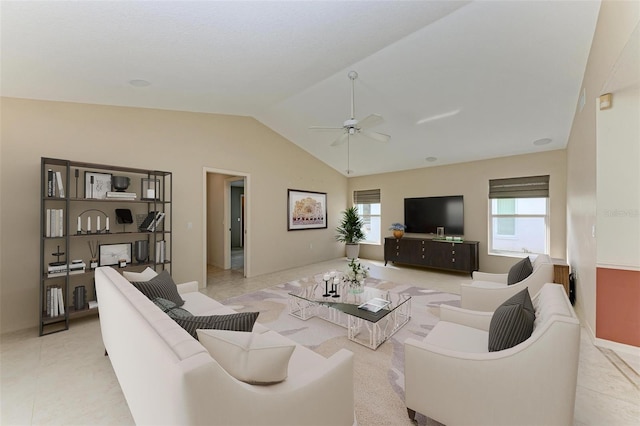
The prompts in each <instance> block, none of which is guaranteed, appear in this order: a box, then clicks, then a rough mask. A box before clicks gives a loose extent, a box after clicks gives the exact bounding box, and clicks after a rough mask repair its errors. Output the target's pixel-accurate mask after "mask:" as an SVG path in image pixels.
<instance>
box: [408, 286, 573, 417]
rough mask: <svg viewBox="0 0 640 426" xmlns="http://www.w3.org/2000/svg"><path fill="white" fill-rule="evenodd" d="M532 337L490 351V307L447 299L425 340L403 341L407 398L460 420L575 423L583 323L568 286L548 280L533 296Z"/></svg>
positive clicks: (415, 406) (420, 408) (429, 412)
mask: <svg viewBox="0 0 640 426" xmlns="http://www.w3.org/2000/svg"><path fill="white" fill-rule="evenodd" d="M533 306H534V309H535V314H536V319H535V322H534V328H533V333H532V335H531V336H530V337H529V338H528V339H526V340H525V341H523V342H522V343H520V344H517V345H515V346H513V347H511V348H508V349H504V350H500V351H495V352H489V351H488V334H489V333H488V330H489V324H490V321H491V317H492V315H493V313H491V312H477V311H469V310H465V309H461V308H455V307H450V306H446V305H441V306H440V309H441V314H440V321H439V322H438V323H437V324H436V325H435V327H434V328H433V330H431V332H430V333H429V334H428V335H427V336H426V337H425V338H424V339H423V340H416V339H411V338H409V339H407V340H406V341H405V345H404V349H405V374H404V376H405V403H406V406H407V410H408V411H409V416H410V417H411V416H412V415H415V412H419V413H422V414H424V415H426V416H428V417H430V418H432V419H434V420H437V421H439V422H441V423H444V424H446V425H449V426H454V425H491V426H498V425H509V426H512V425H545V426H551V425H564V426H566V425H571V424H573V410H574V404H575V394H576V380H577V375H578V355H579V350H580V324H579V322H578V319H577V317H576V315H575V312H574V310H573V308H572V307H571V304H570V303H569V299H568V298H567V295H566V293H565V291H564V288H563V287H562V286H561V285H559V284H552V283H549V284H545V286H544V287H543V288H542V290H541V291H540V292H539V293H538V295H537V296H535V297H534V298H533Z"/></svg>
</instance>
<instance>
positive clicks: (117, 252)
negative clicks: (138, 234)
mask: <svg viewBox="0 0 640 426" xmlns="http://www.w3.org/2000/svg"><path fill="white" fill-rule="evenodd" d="M132 245H133V244H132V243H121V244H100V246H99V247H98V259H99V262H100V263H99V265H100V266H110V265H120V264H121V263H122V262H121V261H124V262H125V263H131V246H132Z"/></svg>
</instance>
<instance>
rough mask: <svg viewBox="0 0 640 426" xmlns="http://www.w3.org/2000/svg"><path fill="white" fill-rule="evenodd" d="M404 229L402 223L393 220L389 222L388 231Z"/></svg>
mask: <svg viewBox="0 0 640 426" xmlns="http://www.w3.org/2000/svg"><path fill="white" fill-rule="evenodd" d="M406 229H407V227H406V226H404V225H403V224H401V223H398V222H395V223H392V224H391V227H390V228H389V231H405V230H406Z"/></svg>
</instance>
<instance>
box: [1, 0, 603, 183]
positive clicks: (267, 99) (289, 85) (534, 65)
mask: <svg viewBox="0 0 640 426" xmlns="http://www.w3.org/2000/svg"><path fill="white" fill-rule="evenodd" d="M599 7H600V3H599V1H595V0H588V1H474V2H462V1H290V2H284V1H268V2H267V1H256V2H246V1H233V2H232V1H230V2H226V1H222V2H221V1H194V2H191V1H164V2H148V1H140V2H131V1H130V2H115V1H109V2H90V1H55V2H54V1H42V2H38V1H32V2H22V1H15V2H14V1H2V3H0V19H1V26H2V28H1V36H2V38H1V57H0V59H1V76H0V83H1V86H0V90H1V92H0V93H1V94H2V96H11V97H20V98H32V99H46V100H60V101H71V102H83V103H95V104H107V105H123V106H136V107H146V108H161V109H171V110H183V111H198V112H212V113H222V114H236V115H246V116H253V117H255V118H256V119H258V120H260V121H261V122H262V123H264V124H265V125H267V126H269V127H270V128H272V129H273V130H275V131H276V132H278V133H280V134H282V135H283V136H285V137H286V138H288V139H289V140H291V141H292V142H293V143H295V144H297V145H298V146H300V147H301V148H303V149H304V150H306V151H308V152H309V153H311V154H312V155H314V156H315V157H317V158H319V159H320V160H322V161H324V162H325V163H327V164H329V165H330V166H331V167H333V168H335V169H336V170H338V171H340V172H341V173H345V174H346V169H347V144H344V145H340V146H337V147H332V146H330V145H331V143H332V142H333V140H335V139H336V137H337V136H338V135H339V134H338V135H335V134H331V133H325V132H312V131H310V130H309V129H308V128H309V126H314V125H315V126H329V127H340V126H342V123H343V122H344V121H345V120H346V119H348V118H349V115H350V90H351V89H350V88H351V82H350V80H349V79H348V78H347V73H348V72H349V71H350V70H355V71H357V72H358V74H359V78H358V79H357V80H356V82H355V94H356V118H358V119H362V118H364V117H365V116H367V115H369V114H371V113H377V114H381V115H382V116H383V117H384V119H385V121H384V123H382V124H380V125H379V126H377V127H375V128H374V129H372V130H375V131H379V132H382V133H386V134H389V135H391V141H390V142H389V143H388V144H381V143H379V142H375V141H372V140H370V139H366V138H363V137H362V136H358V137H356V138H352V139H350V143H349V144H348V147H349V150H350V161H349V168H350V169H351V170H352V173H351V174H350V175H351V176H358V175H367V174H374V173H381V172H388V171H395V170H405V169H412V168H419V167H428V166H436V165H443V164H452V163H458V162H465V161H472V160H477V159H484V158H492V157H499V156H507V155H514V154H523V153H529V152H536V151H541V150H552V149H561V148H564V147H565V146H566V143H567V139H568V136H569V131H570V127H571V123H572V120H573V116H574V113H575V109H576V105H577V100H578V96H579V93H580V84H581V81H582V77H583V74H584V69H585V65H586V61H587V57H588V53H589V49H590V46H591V40H592V37H593V33H594V29H595V24H596V19H597V14H598V11H599ZM132 80H146V81H148V82H150V83H151V84H150V85H149V86H146V87H136V86H133V85H131V84H130V81H132ZM597 95H598V94H594V97H595V96H597ZM438 117H440V118H438ZM419 121H422V123H421V124H417V123H418V122H419ZM543 138H550V139H551V143H549V144H547V145H543V146H536V145H534V144H533V141H535V140H538V139H543ZM427 157H436V158H437V160H436V161H433V162H428V161H426V160H425V159H426V158H427Z"/></svg>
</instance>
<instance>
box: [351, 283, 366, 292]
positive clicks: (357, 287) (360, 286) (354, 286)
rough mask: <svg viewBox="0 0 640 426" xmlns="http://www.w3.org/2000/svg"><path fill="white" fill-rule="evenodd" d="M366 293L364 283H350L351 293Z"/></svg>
mask: <svg viewBox="0 0 640 426" xmlns="http://www.w3.org/2000/svg"><path fill="white" fill-rule="evenodd" d="M363 292H364V281H349V293H351V294H360V293H363Z"/></svg>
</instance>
